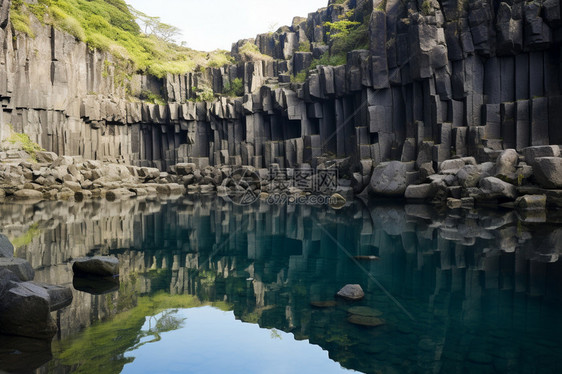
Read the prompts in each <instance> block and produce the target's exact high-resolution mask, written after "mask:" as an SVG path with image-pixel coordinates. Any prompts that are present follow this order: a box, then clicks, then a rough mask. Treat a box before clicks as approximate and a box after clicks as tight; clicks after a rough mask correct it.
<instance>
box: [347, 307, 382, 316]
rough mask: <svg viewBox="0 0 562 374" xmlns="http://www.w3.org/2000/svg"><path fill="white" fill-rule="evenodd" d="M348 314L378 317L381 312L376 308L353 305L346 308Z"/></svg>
mask: <svg viewBox="0 0 562 374" xmlns="http://www.w3.org/2000/svg"><path fill="white" fill-rule="evenodd" d="M347 312H348V313H349V314H352V315H357V316H364V317H380V316H382V312H381V311H380V310H377V309H373V308H369V307H368V306H354V307H352V308H349V309H348V310H347Z"/></svg>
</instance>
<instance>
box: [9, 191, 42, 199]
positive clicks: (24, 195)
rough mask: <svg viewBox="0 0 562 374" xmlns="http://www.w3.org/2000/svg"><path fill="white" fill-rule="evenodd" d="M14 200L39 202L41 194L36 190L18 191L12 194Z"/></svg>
mask: <svg viewBox="0 0 562 374" xmlns="http://www.w3.org/2000/svg"><path fill="white" fill-rule="evenodd" d="M14 198H16V199H18V200H41V199H43V194H42V193H41V192H40V191H36V190H19V191H16V192H15V193H14Z"/></svg>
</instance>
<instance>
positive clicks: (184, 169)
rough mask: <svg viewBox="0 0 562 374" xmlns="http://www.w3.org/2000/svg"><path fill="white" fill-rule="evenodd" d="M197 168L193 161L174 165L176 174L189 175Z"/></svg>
mask: <svg viewBox="0 0 562 374" xmlns="http://www.w3.org/2000/svg"><path fill="white" fill-rule="evenodd" d="M195 169H197V166H196V165H195V164H193V163H183V164H177V165H176V173H177V174H178V175H189V174H191V173H193V172H194V171H195Z"/></svg>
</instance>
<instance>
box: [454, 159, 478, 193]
mask: <svg viewBox="0 0 562 374" xmlns="http://www.w3.org/2000/svg"><path fill="white" fill-rule="evenodd" d="M481 178H482V173H481V171H480V169H479V168H478V166H475V165H465V166H463V167H462V168H461V169H460V170H459V171H458V172H457V181H458V183H459V185H460V186H461V187H463V188H470V187H476V186H478V182H480V179H481Z"/></svg>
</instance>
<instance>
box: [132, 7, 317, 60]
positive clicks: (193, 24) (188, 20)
mask: <svg viewBox="0 0 562 374" xmlns="http://www.w3.org/2000/svg"><path fill="white" fill-rule="evenodd" d="M126 1H127V2H128V3H129V4H131V5H132V6H133V7H134V8H136V9H138V10H140V11H142V12H144V13H146V14H148V15H151V16H157V17H160V18H161V19H162V21H163V22H165V23H169V24H171V25H174V26H176V27H179V28H180V29H181V30H182V32H183V35H182V37H181V40H184V41H185V42H186V43H187V46H188V47H190V48H193V49H197V50H202V51H212V50H215V49H217V48H221V49H226V50H230V47H231V46H232V43H233V42H236V41H238V40H239V39H246V38H253V37H255V36H256V35H257V34H261V33H265V32H269V31H272V30H271V29H272V28H273V26H276V27H275V29H277V28H278V27H280V26H283V25H290V24H291V21H292V20H293V17H294V16H302V17H306V16H307V15H308V13H311V12H314V11H316V10H317V9H318V8H322V7H325V6H326V5H328V0H156V1H155V0H126Z"/></svg>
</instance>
